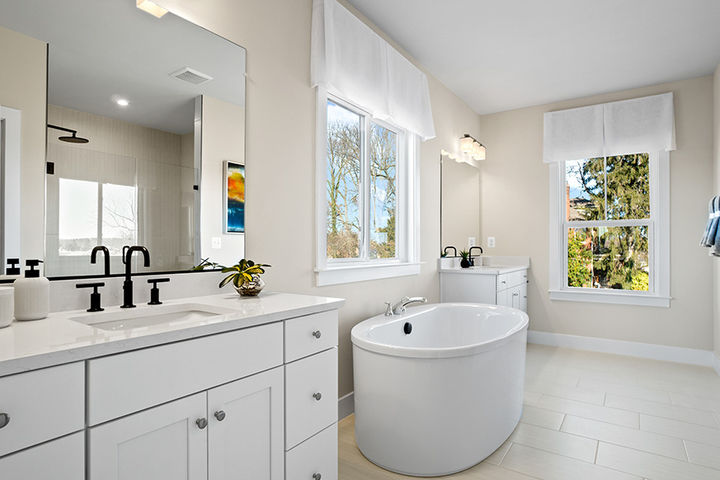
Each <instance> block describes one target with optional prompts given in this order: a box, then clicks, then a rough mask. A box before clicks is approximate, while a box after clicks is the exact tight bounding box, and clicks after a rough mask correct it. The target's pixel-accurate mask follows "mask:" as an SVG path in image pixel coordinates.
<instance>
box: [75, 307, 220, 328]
mask: <svg viewBox="0 0 720 480" xmlns="http://www.w3.org/2000/svg"><path fill="white" fill-rule="evenodd" d="M233 312H234V311H233V310H230V309H227V308H221V307H214V306H211V305H201V304H195V303H182V304H170V305H152V306H143V307H138V308H130V309H126V310H120V311H117V310H116V311H112V312H98V313H88V314H83V315H79V316H77V317H71V318H70V320H73V321H75V322H79V323H83V324H85V325H89V326H91V327H94V328H98V329H100V330H109V331H122V330H132V329H136V328H146V327H153V326H158V325H163V326H178V325H181V324H182V325H185V324H189V323H198V322H203V321H206V320H209V319H211V318H213V317H219V316H223V315H228V314H230V313H233Z"/></svg>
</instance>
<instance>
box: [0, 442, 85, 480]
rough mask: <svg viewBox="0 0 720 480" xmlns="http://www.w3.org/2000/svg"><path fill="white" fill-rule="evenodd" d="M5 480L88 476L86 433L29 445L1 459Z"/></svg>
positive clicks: (1, 474)
mask: <svg viewBox="0 0 720 480" xmlns="http://www.w3.org/2000/svg"><path fill="white" fill-rule="evenodd" d="M0 478H2V479H3V480H31V479H32V480H79V479H82V478H85V434H84V433H83V432H77V433H74V434H72V435H69V436H67V437H63V438H59V439H57V440H53V441H52V442H47V443H43V444H42V445H38V446H37V447H33V448H28V449H27V450H23V451H22V452H18V453H14V454H12V455H8V456H7V457H4V458H0Z"/></svg>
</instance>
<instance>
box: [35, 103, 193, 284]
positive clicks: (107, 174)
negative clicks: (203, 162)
mask: <svg viewBox="0 0 720 480" xmlns="http://www.w3.org/2000/svg"><path fill="white" fill-rule="evenodd" d="M48 120H49V123H53V124H58V125H62V126H64V127H67V128H72V129H77V130H78V134H79V135H81V136H83V137H87V138H88V139H89V140H90V143H88V144H85V145H74V144H68V143H63V142H60V141H58V139H57V137H58V135H57V132H55V131H53V130H49V131H48V151H47V160H48V162H52V163H54V165H55V173H54V175H48V176H47V221H46V228H47V245H46V266H45V268H46V274H47V275H48V276H63V275H84V274H101V273H102V268H103V267H102V262H98V264H95V265H93V264H90V261H89V257H90V251H91V250H92V248H93V247H94V246H95V245H105V246H107V247H108V248H109V249H110V252H111V271H112V273H120V272H122V271H123V269H124V265H123V264H122V260H121V253H122V246H123V245H133V244H142V245H145V246H147V247H148V249H149V250H150V252H151V270H154V271H163V270H187V269H189V268H191V267H192V266H193V263H194V258H195V256H194V244H195V242H194V234H193V232H194V231H195V228H194V213H193V212H194V204H195V191H194V190H193V184H194V177H195V173H194V172H195V171H194V165H193V162H194V157H193V149H194V138H193V133H192V132H187V133H184V134H175V133H169V132H163V131H160V130H156V129H151V128H146V127H141V126H138V125H134V124H131V123H128V122H123V121H120V120H116V119H111V118H107V117H103V116H99V115H94V114H89V113H85V112H79V111H77V110H72V109H69V108H64V107H58V106H54V105H50V106H48ZM134 270H135V268H134Z"/></svg>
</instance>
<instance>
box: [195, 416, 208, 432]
mask: <svg viewBox="0 0 720 480" xmlns="http://www.w3.org/2000/svg"><path fill="white" fill-rule="evenodd" d="M207 423H208V422H207V418H198V419H197V420H195V425H197V426H198V428H199V429H200V430H203V429H204V428H205V427H207Z"/></svg>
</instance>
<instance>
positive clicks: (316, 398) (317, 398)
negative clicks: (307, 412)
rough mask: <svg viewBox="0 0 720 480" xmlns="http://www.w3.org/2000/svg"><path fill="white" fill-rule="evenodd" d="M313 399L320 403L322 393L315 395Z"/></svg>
mask: <svg viewBox="0 0 720 480" xmlns="http://www.w3.org/2000/svg"><path fill="white" fill-rule="evenodd" d="M313 398H314V399H315V400H317V401H320V399H321V398H322V393H320V392H316V393H313Z"/></svg>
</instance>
